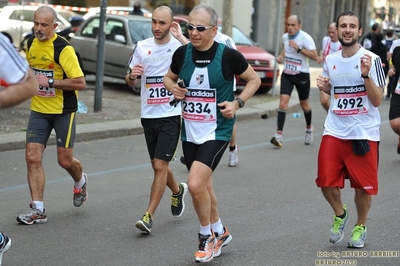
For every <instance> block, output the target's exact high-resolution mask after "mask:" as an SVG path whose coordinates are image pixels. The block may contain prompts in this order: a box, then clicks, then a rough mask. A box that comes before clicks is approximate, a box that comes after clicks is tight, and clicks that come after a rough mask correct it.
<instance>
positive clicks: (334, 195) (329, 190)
mask: <svg viewBox="0 0 400 266" xmlns="http://www.w3.org/2000/svg"><path fill="white" fill-rule="evenodd" d="M321 191H322V194H323V195H324V197H325V199H326V200H327V201H328V203H329V204H330V205H331V207H332V209H333V211H334V212H335V215H336V216H340V215H343V214H344V210H343V205H342V200H341V198H340V195H341V194H340V189H339V188H337V187H322V188H321Z"/></svg>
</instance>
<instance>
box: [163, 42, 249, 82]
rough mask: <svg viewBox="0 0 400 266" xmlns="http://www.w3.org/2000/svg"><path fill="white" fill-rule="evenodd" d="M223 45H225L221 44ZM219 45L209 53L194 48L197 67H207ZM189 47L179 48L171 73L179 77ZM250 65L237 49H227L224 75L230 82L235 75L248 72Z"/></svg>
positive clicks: (223, 59)
mask: <svg viewBox="0 0 400 266" xmlns="http://www.w3.org/2000/svg"><path fill="white" fill-rule="evenodd" d="M221 45H223V44H221ZM217 48H218V43H217V42H214V44H213V46H211V48H210V49H208V50H207V51H204V52H202V51H198V50H196V49H195V48H194V47H193V49H192V51H193V52H192V60H193V62H194V64H195V65H196V66H197V67H206V66H207V65H208V64H209V63H210V62H211V61H212V60H213V59H214V56H215V54H216V52H217ZM186 50H187V45H184V46H181V47H179V48H178V49H177V50H176V51H175V53H174V55H173V57H172V63H171V71H172V72H173V73H174V74H176V75H179V73H180V72H181V68H182V66H183V62H184V60H185V54H186ZM248 66H249V64H248V63H247V61H246V59H245V58H244V57H243V55H242V54H241V53H240V52H238V51H236V50H235V49H232V48H229V47H226V48H225V49H224V52H223V55H222V75H223V76H224V78H225V79H226V80H228V81H230V80H232V79H233V75H232V73H233V74H235V75H241V74H242V73H243V72H245V71H246V69H247V67H248Z"/></svg>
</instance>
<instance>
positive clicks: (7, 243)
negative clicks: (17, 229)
mask: <svg viewBox="0 0 400 266" xmlns="http://www.w3.org/2000/svg"><path fill="white" fill-rule="evenodd" d="M0 235H1V241H0V266H1V262H2V261H3V254H4V253H6V252H7V250H9V249H10V247H11V238H9V237H8V236H6V235H5V234H3V233H1V232H0Z"/></svg>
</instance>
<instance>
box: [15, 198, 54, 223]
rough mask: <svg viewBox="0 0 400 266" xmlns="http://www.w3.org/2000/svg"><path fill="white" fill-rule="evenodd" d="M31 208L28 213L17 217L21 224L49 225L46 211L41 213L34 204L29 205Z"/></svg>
mask: <svg viewBox="0 0 400 266" xmlns="http://www.w3.org/2000/svg"><path fill="white" fill-rule="evenodd" d="M29 207H30V209H29V210H28V211H27V213H24V214H20V215H19V216H18V217H17V221H18V222H19V223H21V224H33V223H38V224H43V223H47V215H46V213H45V210H43V211H40V210H38V209H36V205H35V203H33V202H31V203H30V204H29Z"/></svg>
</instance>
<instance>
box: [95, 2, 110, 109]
mask: <svg viewBox="0 0 400 266" xmlns="http://www.w3.org/2000/svg"><path fill="white" fill-rule="evenodd" d="M100 2H101V6H100V25H99V35H98V43H97V66H96V83H95V84H96V85H95V86H96V88H95V91H94V92H95V93H94V110H93V111H94V112H101V104H102V98H103V77H104V58H105V56H104V53H105V47H104V43H105V39H106V34H105V32H104V25H105V23H106V10H107V0H100Z"/></svg>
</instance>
